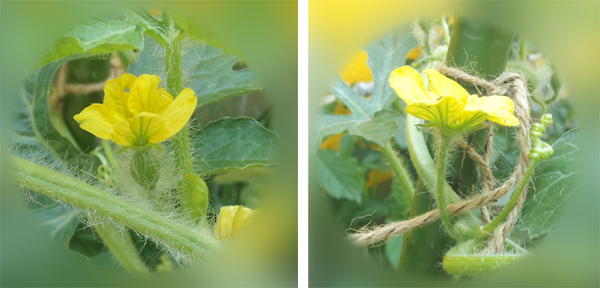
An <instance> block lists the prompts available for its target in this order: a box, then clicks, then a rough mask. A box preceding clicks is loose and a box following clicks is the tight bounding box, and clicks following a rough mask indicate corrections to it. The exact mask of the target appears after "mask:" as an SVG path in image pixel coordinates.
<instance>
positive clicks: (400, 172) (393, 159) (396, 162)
mask: <svg viewBox="0 0 600 288" xmlns="http://www.w3.org/2000/svg"><path fill="white" fill-rule="evenodd" d="M381 152H383V155H385V157H386V158H387V160H388V162H390V165H391V166H392V170H394V173H395V174H396V177H398V182H399V183H400V187H401V188H402V192H404V194H405V195H406V197H407V198H408V199H410V200H412V199H413V197H414V196H415V188H414V187H413V185H412V182H411V181H410V177H409V176H408V175H409V174H408V171H406V168H405V167H404V166H403V165H402V163H401V162H400V159H398V157H397V156H396V153H395V152H394V150H393V149H392V142H391V141H390V142H389V143H388V145H386V146H384V147H382V148H381Z"/></svg>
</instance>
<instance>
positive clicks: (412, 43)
mask: <svg viewBox="0 0 600 288" xmlns="http://www.w3.org/2000/svg"><path fill="white" fill-rule="evenodd" d="M416 46H417V40H416V39H415V38H414V37H413V36H412V35H411V34H410V32H409V30H408V29H400V30H397V31H395V32H392V33H390V34H389V35H388V36H386V37H383V38H381V39H379V40H377V41H375V42H373V43H372V44H371V45H369V46H368V47H367V48H366V49H365V51H366V52H367V54H368V56H369V59H368V60H367V65H368V66H369V67H370V68H371V71H372V73H373V82H374V89H373V94H372V96H371V98H364V97H362V96H360V95H358V94H357V93H356V92H354V91H353V90H352V89H351V88H350V87H348V85H346V83H344V81H342V79H341V78H340V77H338V78H337V80H336V81H335V83H334V84H333V85H332V86H331V88H330V92H331V93H332V94H333V95H335V96H336V97H337V98H338V99H340V100H341V101H342V102H343V103H344V104H345V105H346V106H347V107H348V108H349V109H350V110H351V111H352V114H351V115H333V114H329V113H324V114H323V115H322V116H321V117H322V118H321V121H320V125H319V130H318V133H319V134H318V141H319V143H320V142H321V141H323V139H324V138H325V137H327V136H329V135H333V134H338V133H343V132H344V131H348V133H350V134H351V135H357V136H361V137H364V138H365V139H367V140H369V141H373V142H376V143H377V144H379V145H381V146H385V145H386V144H387V142H388V141H389V140H390V138H391V137H392V136H393V135H394V134H395V133H396V131H397V130H398V127H399V126H400V125H399V123H397V122H398V119H399V118H400V116H401V114H400V113H398V112H396V111H393V110H388V109H386V108H387V107H388V106H390V104H391V103H392V102H393V101H394V99H395V98H396V95H395V92H394V91H393V89H392V88H391V87H390V85H389V83H388V81H389V78H390V74H391V72H392V71H393V70H394V69H396V68H398V67H401V66H403V65H404V63H405V62H406V56H407V55H408V53H409V52H410V51H411V50H412V49H413V48H414V47H416ZM317 144H318V143H317Z"/></svg>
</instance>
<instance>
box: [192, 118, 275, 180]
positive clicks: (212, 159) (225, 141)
mask: <svg viewBox="0 0 600 288" xmlns="http://www.w3.org/2000/svg"><path fill="white" fill-rule="evenodd" d="M190 142H192V143H195V144H194V148H193V153H192V157H193V161H194V167H195V169H196V173H198V174H201V175H210V174H217V173H223V172H227V171H231V170H241V169H245V168H249V167H256V166H267V165H272V164H275V162H274V160H275V159H274V158H275V157H274V155H275V147H276V142H277V136H276V135H275V134H274V133H273V132H271V131H269V130H268V129H266V128H265V127H263V126H262V125H260V124H259V123H258V122H256V120H254V119H251V118H245V117H242V118H228V117H226V118H223V119H220V120H216V121H213V122H210V123H208V124H206V126H204V127H203V128H202V130H200V131H199V132H198V133H196V134H195V135H192V136H191V137H190Z"/></svg>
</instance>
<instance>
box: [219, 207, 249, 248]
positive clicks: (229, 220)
mask: <svg viewBox="0 0 600 288" xmlns="http://www.w3.org/2000/svg"><path fill="white" fill-rule="evenodd" d="M253 215H254V211H252V209H249V208H246V207H243V206H223V207H221V211H220V212H219V217H218V218H217V224H216V225H215V234H216V235H217V237H218V238H219V239H221V240H225V239H230V238H231V237H233V235H234V234H236V233H239V231H240V230H242V228H243V227H244V226H245V225H246V223H247V222H248V220H249V219H250V218H251V217H252V216H253Z"/></svg>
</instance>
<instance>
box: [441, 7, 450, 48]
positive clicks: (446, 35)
mask: <svg viewBox="0 0 600 288" xmlns="http://www.w3.org/2000/svg"><path fill="white" fill-rule="evenodd" d="M442 28H443V29H444V40H445V41H446V46H448V45H450V32H449V30H448V22H446V17H445V16H444V14H442Z"/></svg>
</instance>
